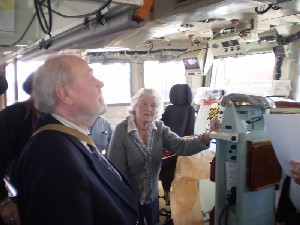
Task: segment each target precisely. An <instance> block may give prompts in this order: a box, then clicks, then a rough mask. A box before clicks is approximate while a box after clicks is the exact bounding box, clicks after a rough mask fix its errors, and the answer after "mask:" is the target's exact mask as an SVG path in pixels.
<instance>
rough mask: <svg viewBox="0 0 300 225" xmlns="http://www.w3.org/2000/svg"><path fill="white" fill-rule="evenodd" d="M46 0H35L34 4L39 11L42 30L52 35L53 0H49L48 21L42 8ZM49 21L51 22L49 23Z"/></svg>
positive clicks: (38, 15) (37, 11)
mask: <svg viewBox="0 0 300 225" xmlns="http://www.w3.org/2000/svg"><path fill="white" fill-rule="evenodd" d="M44 1H45V0H42V2H41V1H40V0H34V6H35V11H36V13H37V17H38V21H39V24H40V27H41V29H42V31H43V32H44V33H45V34H47V35H50V36H51V30H52V12H51V2H50V0H46V1H47V9H48V21H47V20H46V18H45V13H44V11H43V9H42V4H43V2H44ZM48 23H49V24H48Z"/></svg>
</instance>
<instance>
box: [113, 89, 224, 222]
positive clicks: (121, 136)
mask: <svg viewBox="0 0 300 225" xmlns="http://www.w3.org/2000/svg"><path fill="white" fill-rule="evenodd" d="M162 111H163V103H162V100H161V97H160V96H159V94H158V93H157V92H156V91H155V90H154V89H145V88H142V89H140V90H139V91H138V92H137V93H136V95H135V96H133V97H132V99H131V103H130V107H129V116H128V117H127V118H126V119H125V120H124V121H122V122H121V123H119V124H118V125H117V126H116V128H115V130H114V133H113V136H112V139H111V142H110V146H109V150H108V159H110V160H111V161H112V162H113V163H114V165H115V166H116V167H117V168H118V169H119V170H120V171H121V172H122V173H123V174H124V175H125V176H126V177H127V179H128V180H129V182H130V183H131V185H132V186H133V189H134V190H135V192H136V193H137V195H138V197H139V200H140V203H141V205H142V209H143V212H144V215H145V218H146V221H147V224H148V225H154V224H156V223H158V222H159V207H158V179H159V172H160V168H161V163H162V154H163V149H169V150H170V151H172V152H173V153H175V154H177V155H185V156H187V155H193V154H196V153H198V152H200V151H202V150H205V149H207V147H208V145H209V142H210V138H209V134H207V133H205V134H203V135H200V136H198V137H195V138H193V139H184V138H181V137H179V136H178V135H177V134H175V133H173V132H172V131H171V130H170V128H169V127H167V126H165V125H164V124H163V122H162V121H159V120H157V119H158V118H160V117H161V114H162ZM219 127H220V124H219V121H217V120H214V121H213V123H212V124H211V130H216V129H218V128H219Z"/></svg>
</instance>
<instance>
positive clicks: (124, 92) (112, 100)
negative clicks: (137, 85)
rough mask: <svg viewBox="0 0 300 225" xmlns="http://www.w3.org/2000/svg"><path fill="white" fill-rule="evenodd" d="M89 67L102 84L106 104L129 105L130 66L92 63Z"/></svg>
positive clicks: (125, 64) (127, 64) (126, 64)
mask: <svg viewBox="0 0 300 225" xmlns="http://www.w3.org/2000/svg"><path fill="white" fill-rule="evenodd" d="M89 66H90V67H91V68H92V69H93V71H94V76H95V77H96V78H97V79H99V80H101V81H102V82H103V83H104V87H103V88H102V91H103V97H104V100H105V103H106V104H117V103H129V101H130V65H129V63H110V64H105V65H104V64H101V63H92V64H89Z"/></svg>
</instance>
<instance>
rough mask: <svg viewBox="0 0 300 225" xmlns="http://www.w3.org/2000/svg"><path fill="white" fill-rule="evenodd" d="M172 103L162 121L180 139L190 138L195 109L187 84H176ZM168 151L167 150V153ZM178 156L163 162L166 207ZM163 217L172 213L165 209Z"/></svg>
mask: <svg viewBox="0 0 300 225" xmlns="http://www.w3.org/2000/svg"><path fill="white" fill-rule="evenodd" d="M170 102H171V103H172V105H168V106H167V107H166V109H165V112H164V113H163V115H162V119H161V120H162V121H163V122H164V124H165V125H166V126H168V127H170V129H171V130H172V131H173V132H174V133H176V134H178V136H180V137H184V136H190V135H193V134H194V127H195V109H194V107H193V106H192V105H191V103H192V91H191V88H190V87H189V85H187V84H176V85H174V86H172V88H171V90H170ZM167 150H168V149H166V151H167ZM176 162H177V156H176V155H174V154H173V155H170V156H166V157H164V158H163V160H162V166H161V172H160V175H159V179H160V180H161V182H162V186H163V189H164V193H165V195H164V199H165V201H166V205H169V203H170V197H169V196H170V189H171V183H172V181H173V179H174V173H175V168H176ZM162 210H163V211H164V213H163V215H166V216H167V218H168V217H170V212H167V211H166V210H165V209H162Z"/></svg>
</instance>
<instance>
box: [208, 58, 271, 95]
mask: <svg viewBox="0 0 300 225" xmlns="http://www.w3.org/2000/svg"><path fill="white" fill-rule="evenodd" d="M274 66H275V55H274V54H273V53H266V54H255V55H246V56H241V57H237V58H234V57H230V58H224V59H216V60H215V61H214V64H213V72H212V80H211V87H213V88H218V89H225V90H226V93H242V94H249V95H258V96H270V95H272V80H273V70H274Z"/></svg>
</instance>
